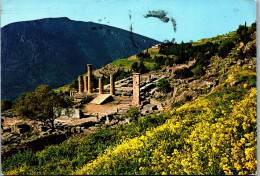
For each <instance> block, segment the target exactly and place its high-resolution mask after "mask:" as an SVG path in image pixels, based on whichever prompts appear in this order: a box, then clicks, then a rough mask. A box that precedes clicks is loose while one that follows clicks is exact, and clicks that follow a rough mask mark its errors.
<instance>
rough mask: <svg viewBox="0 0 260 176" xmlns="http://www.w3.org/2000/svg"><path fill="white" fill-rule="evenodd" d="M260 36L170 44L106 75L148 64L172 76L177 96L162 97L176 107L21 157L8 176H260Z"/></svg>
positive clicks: (8, 165)
mask: <svg viewBox="0 0 260 176" xmlns="http://www.w3.org/2000/svg"><path fill="white" fill-rule="evenodd" d="M255 30H256V29H255V24H253V25H251V26H250V27H246V26H239V28H238V30H237V31H235V32H232V33H229V34H226V35H222V36H217V37H215V38H211V39H205V40H201V41H198V42H193V43H185V44H184V43H182V44H165V45H162V46H161V47H160V49H159V48H157V49H156V48H151V49H149V50H148V51H147V50H145V51H143V52H142V53H143V54H140V53H139V54H137V55H136V56H133V57H130V58H127V59H123V60H119V61H115V62H113V63H112V64H110V65H109V66H106V67H105V68H103V69H100V70H99V71H100V72H106V71H108V70H109V69H113V70H114V68H111V67H112V66H114V67H121V68H124V69H126V70H127V69H128V68H129V67H130V68H133V67H132V66H131V65H133V63H134V62H138V63H141V62H144V65H145V66H146V67H147V68H149V69H152V70H153V71H151V70H148V71H146V72H147V73H146V74H150V75H152V74H159V75H164V76H166V82H167V81H168V83H169V84H170V88H171V89H169V90H168V91H166V92H165V93H161V95H160V94H158V97H155V98H157V99H158V101H161V102H163V104H165V105H170V106H167V108H166V109H165V110H164V111H162V112H159V113H151V114H146V115H143V116H141V115H140V112H138V111H139V110H138V108H133V109H131V110H130V111H129V112H128V113H127V114H126V115H124V116H123V117H120V118H122V119H123V118H128V119H130V120H131V123H130V124H128V125H118V126H116V127H114V128H108V127H103V128H99V129H98V130H97V131H95V132H94V133H92V134H90V135H89V136H86V137H82V138H81V139H69V140H66V141H65V142H63V143H62V144H60V145H57V146H50V147H48V148H46V149H44V150H42V151H40V152H37V153H33V152H32V151H26V152H23V153H21V154H17V155H14V156H12V157H10V158H8V159H6V160H5V161H4V162H3V170H4V173H5V174H9V175H18V174H24V175H26V174H27V175H28V174H30V175H44V174H51V175H53V174H64V175H70V174H74V175H137V174H140V175H224V174H225V175H249V174H256V169H257V157H256V156H257V155H256V154H257V131H256V130H257V117H256V104H257V102H256V99H257V89H256V32H255ZM148 53H149V55H148ZM180 58H182V59H181V60H180ZM117 69H118V70H119V68H117ZM165 107H166V106H165ZM50 156H51V157H50Z"/></svg>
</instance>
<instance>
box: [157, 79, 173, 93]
mask: <svg viewBox="0 0 260 176" xmlns="http://www.w3.org/2000/svg"><path fill="white" fill-rule="evenodd" d="M156 87H158V88H159V91H160V92H163V93H168V92H170V91H171V85H170V83H169V81H168V79H167V78H163V79H160V80H159V81H158V83H157V84H156Z"/></svg>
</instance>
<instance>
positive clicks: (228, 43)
mask: <svg viewBox="0 0 260 176" xmlns="http://www.w3.org/2000/svg"><path fill="white" fill-rule="evenodd" d="M234 46H235V44H234V42H233V41H232V40H230V39H227V40H224V41H223V42H222V43H221V44H220V46H219V52H218V55H219V56H221V57H225V56H227V54H228V53H229V52H230V51H231V49H232V48H233V47H234Z"/></svg>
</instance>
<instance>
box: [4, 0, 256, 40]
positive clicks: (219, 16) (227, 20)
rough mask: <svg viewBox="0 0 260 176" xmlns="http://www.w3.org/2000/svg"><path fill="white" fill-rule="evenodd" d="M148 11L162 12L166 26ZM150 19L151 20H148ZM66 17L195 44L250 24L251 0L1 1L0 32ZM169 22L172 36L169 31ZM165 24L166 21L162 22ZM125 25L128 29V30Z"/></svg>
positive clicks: (252, 19) (253, 11)
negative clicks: (21, 23)
mask: <svg viewBox="0 0 260 176" xmlns="http://www.w3.org/2000/svg"><path fill="white" fill-rule="evenodd" d="M149 11H150V16H156V15H154V14H153V13H154V12H158V11H160V12H163V13H164V14H165V17H166V18H168V19H169V22H167V23H166V22H165V21H162V20H161V19H159V18H157V17H147V18H145V16H146V15H147V14H149ZM151 14H153V15H151ZM50 17H51V18H55V17H68V18H70V19H71V20H76V21H85V22H89V21H92V22H95V23H100V24H105V25H109V26H114V27H118V28H121V29H125V30H132V32H134V33H137V34H141V35H143V36H146V37H150V38H153V39H156V40H159V41H164V40H172V38H175V41H176V42H178V43H179V42H181V41H184V42H189V41H190V40H193V41H196V40H200V39H202V38H209V37H214V36H216V35H221V34H225V33H228V32H230V31H234V30H236V29H237V27H238V25H239V24H244V23H245V22H247V24H248V25H250V24H251V23H253V22H255V21H256V2H255V0H2V2H1V27H3V26H5V25H7V24H9V23H13V22H19V21H28V20H35V19H41V18H50ZM171 19H174V20H175V22H176V23H175V24H176V31H174V28H173V22H172V21H171ZM166 21H167V20H166ZM130 26H131V28H130Z"/></svg>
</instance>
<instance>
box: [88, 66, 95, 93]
mask: <svg viewBox="0 0 260 176" xmlns="http://www.w3.org/2000/svg"><path fill="white" fill-rule="evenodd" d="M93 88H94V87H93V75H92V64H88V93H93Z"/></svg>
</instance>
